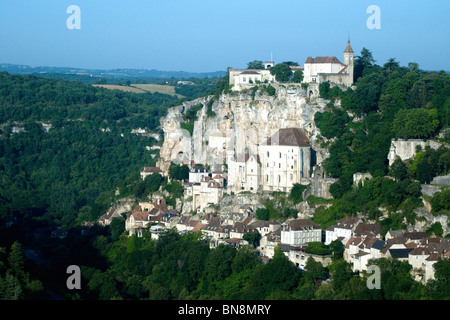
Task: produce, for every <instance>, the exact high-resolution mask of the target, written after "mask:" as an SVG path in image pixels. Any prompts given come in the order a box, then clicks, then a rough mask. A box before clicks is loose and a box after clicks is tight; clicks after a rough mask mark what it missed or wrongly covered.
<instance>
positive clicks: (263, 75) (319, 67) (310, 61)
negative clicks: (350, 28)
mask: <svg viewBox="0 0 450 320" xmlns="http://www.w3.org/2000/svg"><path fill="white" fill-rule="evenodd" d="M353 58H354V51H353V49H352V46H351V45H350V40H348V44H347V47H346V48H345V50H344V62H343V63H342V62H341V61H340V60H339V59H338V58H336V57H335V56H320V57H315V58H313V57H308V58H307V59H306V61H305V62H304V65H303V66H292V67H291V69H292V72H295V71H297V70H300V71H302V72H303V83H319V84H320V83H322V82H326V81H330V82H332V83H335V84H339V85H344V86H347V87H350V86H351V85H352V84H353V68H354V61H353ZM274 65H275V63H274V62H273V61H266V62H265V63H264V69H230V71H229V72H230V73H229V77H230V85H233V90H240V89H242V88H246V87H248V86H252V85H254V84H255V83H264V82H267V83H274V82H276V80H275V77H274V76H273V75H272V74H271V73H270V68H271V67H273V66H274Z"/></svg>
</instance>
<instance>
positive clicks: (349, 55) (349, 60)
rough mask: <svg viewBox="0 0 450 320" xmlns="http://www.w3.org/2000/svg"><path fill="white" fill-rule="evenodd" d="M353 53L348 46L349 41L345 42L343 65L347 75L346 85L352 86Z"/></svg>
mask: <svg viewBox="0 0 450 320" xmlns="http://www.w3.org/2000/svg"><path fill="white" fill-rule="evenodd" d="M353 56H354V52H353V49H352V46H351V45H350V39H348V41H347V47H346V48H345V50H344V64H345V65H346V66H347V74H348V75H349V78H350V80H349V81H348V82H349V83H348V85H352V84H353V79H354V78H353V67H354V61H353Z"/></svg>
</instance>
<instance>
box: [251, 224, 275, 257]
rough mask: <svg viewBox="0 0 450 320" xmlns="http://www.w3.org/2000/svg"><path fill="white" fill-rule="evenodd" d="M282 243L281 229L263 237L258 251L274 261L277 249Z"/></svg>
mask: <svg viewBox="0 0 450 320" xmlns="http://www.w3.org/2000/svg"><path fill="white" fill-rule="evenodd" d="M280 243H281V228H277V229H275V230H274V231H271V232H269V233H266V234H264V235H261V240H260V241H259V246H258V247H257V248H256V250H257V251H258V252H259V253H260V255H261V256H262V257H265V258H267V259H272V258H273V256H274V254H275V248H276V247H277V246H278V245H279V244H280Z"/></svg>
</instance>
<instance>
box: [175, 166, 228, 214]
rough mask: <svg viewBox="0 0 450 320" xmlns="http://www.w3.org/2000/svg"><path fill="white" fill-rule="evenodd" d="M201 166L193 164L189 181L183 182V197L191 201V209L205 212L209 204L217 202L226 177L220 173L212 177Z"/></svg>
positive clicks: (221, 193)
mask: <svg viewBox="0 0 450 320" xmlns="http://www.w3.org/2000/svg"><path fill="white" fill-rule="evenodd" d="M211 176H212V175H211V174H210V173H209V172H208V170H207V169H206V168H204V167H203V166H199V165H195V166H194V167H193V168H192V169H191V170H190V172H189V182H187V183H185V184H184V199H185V200H187V199H190V200H191V202H192V209H191V210H192V211H196V212H197V213H200V212H205V210H206V208H208V207H209V206H210V205H216V204H218V203H219V200H220V199H221V197H222V195H223V188H224V186H225V181H226V179H225V178H224V177H223V176H222V175H221V174H214V176H213V177H211Z"/></svg>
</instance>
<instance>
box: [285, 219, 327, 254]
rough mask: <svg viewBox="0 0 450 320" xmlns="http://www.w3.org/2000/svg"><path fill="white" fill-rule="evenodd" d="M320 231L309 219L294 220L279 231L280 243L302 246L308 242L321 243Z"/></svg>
mask: <svg viewBox="0 0 450 320" xmlns="http://www.w3.org/2000/svg"><path fill="white" fill-rule="evenodd" d="M321 241H322V229H321V228H320V226H319V225H317V224H315V223H314V222H312V221H311V220H309V219H295V220H292V221H290V222H288V223H287V224H286V225H284V226H283V227H282V229H281V243H282V244H288V245H291V246H297V247H298V246H304V245H306V244H307V243H308V242H321Z"/></svg>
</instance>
